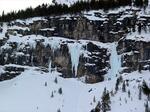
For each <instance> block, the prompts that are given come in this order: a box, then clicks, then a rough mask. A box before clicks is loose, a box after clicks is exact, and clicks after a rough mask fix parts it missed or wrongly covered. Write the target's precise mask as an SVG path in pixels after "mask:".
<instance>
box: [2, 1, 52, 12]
mask: <svg viewBox="0 0 150 112" xmlns="http://www.w3.org/2000/svg"><path fill="white" fill-rule="evenodd" d="M42 3H51V0H0V14H2V12H3V10H4V12H5V13H7V12H10V11H12V10H19V9H25V8H27V7H30V6H32V7H36V6H38V5H40V4H42Z"/></svg>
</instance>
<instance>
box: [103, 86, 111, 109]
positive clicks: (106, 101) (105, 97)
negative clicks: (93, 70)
mask: <svg viewBox="0 0 150 112" xmlns="http://www.w3.org/2000/svg"><path fill="white" fill-rule="evenodd" d="M110 104H111V101H110V96H109V92H108V91H107V90H106V88H105V89H104V92H103V95H102V103H101V105H102V108H101V109H102V111H103V112H106V111H109V110H111V107H110Z"/></svg>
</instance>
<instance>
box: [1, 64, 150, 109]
mask: <svg viewBox="0 0 150 112" xmlns="http://www.w3.org/2000/svg"><path fill="white" fill-rule="evenodd" d="M9 66H10V65H9ZM11 66H12V65H11ZM14 66H15V65H14ZM16 66H18V67H19V65H16ZM27 68H28V69H26V70H25V71H24V72H23V73H22V74H21V75H20V76H17V77H16V78H14V79H12V80H8V81H3V82H0V90H1V92H0V99H1V100H0V105H1V108H0V111H1V112H20V111H21V112H36V111H37V112H57V110H58V109H60V110H61V112H70V111H71V112H90V110H91V109H93V108H94V107H95V106H96V104H97V102H98V101H100V99H101V95H102V92H103V90H104V87H106V88H107V90H109V91H111V90H113V89H114V88H115V83H116V78H114V79H113V80H110V81H104V82H100V83H97V84H85V83H82V82H81V81H79V80H77V79H76V78H71V79H64V78H62V77H59V74H60V73H58V72H56V71H53V72H51V73H44V72H42V71H36V69H35V68H34V67H27ZM149 74H150V72H149V71H142V74H139V73H138V72H133V73H131V74H123V79H124V80H129V87H127V88H126V89H127V90H130V91H131V97H130V98H129V97H128V93H127V92H125V93H122V89H121V85H120V86H119V90H118V92H117V93H116V94H115V95H114V96H112V97H111V102H112V103H111V112H118V111H120V110H121V112H130V111H131V110H132V112H143V111H144V106H143V105H144V103H145V100H146V96H145V95H142V100H138V84H137V82H136V80H137V79H138V80H140V81H141V82H139V84H141V83H142V81H143V80H145V81H146V82H147V81H149V79H150V75H149ZM140 77H142V79H141V78H140ZM55 78H57V80H58V83H55V82H54V80H55ZM45 83H47V85H45ZM133 87H134V89H133ZM59 88H62V94H59V93H58V89H59ZM52 92H53V95H54V96H53V97H51V94H52ZM94 96H95V99H96V102H93V98H94ZM120 97H121V101H120V100H119V99H120ZM125 98H126V99H127V103H125ZM131 98H132V100H131ZM8 107H9V108H8ZM135 108H136V110H135Z"/></svg>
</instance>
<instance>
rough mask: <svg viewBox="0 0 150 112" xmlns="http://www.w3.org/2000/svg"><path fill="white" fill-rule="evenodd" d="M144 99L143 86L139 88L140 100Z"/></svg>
mask: <svg viewBox="0 0 150 112" xmlns="http://www.w3.org/2000/svg"><path fill="white" fill-rule="evenodd" d="M141 99H142V88H141V86H139V100H141Z"/></svg>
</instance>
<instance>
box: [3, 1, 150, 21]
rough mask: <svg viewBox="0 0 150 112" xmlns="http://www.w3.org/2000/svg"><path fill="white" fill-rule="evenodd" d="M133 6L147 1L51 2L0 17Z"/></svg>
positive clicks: (33, 15)
mask: <svg viewBox="0 0 150 112" xmlns="http://www.w3.org/2000/svg"><path fill="white" fill-rule="evenodd" d="M132 3H133V4H134V5H135V6H138V7H143V6H144V7H145V6H147V5H148V0H144V1H143V0H134V1H132V0H86V1H83V0H80V1H78V2H76V3H74V4H72V5H71V6H68V5H66V4H57V3H56V2H55V0H53V4H52V5H48V4H42V5H39V6H37V7H36V8H32V7H29V8H27V9H25V10H19V11H12V12H10V13H7V14H5V13H4V12H3V13H2V15H1V16H0V21H1V22H7V21H11V20H15V19H26V18H30V17H37V16H50V15H60V14H68V13H70V14H71V13H72V14H75V13H80V12H81V11H89V10H97V9H105V10H108V9H113V8H116V7H120V6H127V5H131V4H132Z"/></svg>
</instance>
